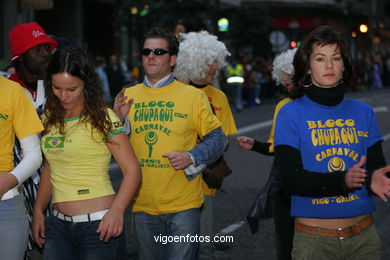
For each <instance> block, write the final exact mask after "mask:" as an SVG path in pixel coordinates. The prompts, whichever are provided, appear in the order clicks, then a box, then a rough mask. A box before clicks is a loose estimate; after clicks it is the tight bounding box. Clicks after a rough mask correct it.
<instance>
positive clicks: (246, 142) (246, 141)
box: [236, 136, 255, 151]
mask: <svg viewBox="0 0 390 260" xmlns="http://www.w3.org/2000/svg"><path fill="white" fill-rule="evenodd" d="M236 142H237V145H238V149H240V151H245V150H250V149H252V148H253V145H254V143H255V139H253V138H251V137H246V136H238V137H236Z"/></svg>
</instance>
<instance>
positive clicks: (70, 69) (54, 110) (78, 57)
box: [44, 46, 112, 137]
mask: <svg viewBox="0 0 390 260" xmlns="http://www.w3.org/2000/svg"><path fill="white" fill-rule="evenodd" d="M64 72H66V73H68V74H70V75H72V76H74V77H77V78H79V79H81V80H82V81H83V82H84V90H83V94H84V112H83V117H82V119H81V121H80V122H81V123H90V124H91V125H92V127H93V128H95V129H96V130H97V131H98V132H99V133H100V134H101V135H102V136H104V137H106V136H107V135H108V134H109V133H110V132H111V131H112V124H111V121H110V120H109V119H108V112H107V105H106V104H105V102H104V100H103V91H102V84H101V81H100V79H99V76H98V75H97V74H96V72H95V69H94V67H93V63H92V62H91V61H90V60H89V58H88V55H87V53H86V52H85V51H84V50H83V49H82V48H79V47H73V46H72V47H66V48H64V49H59V50H57V51H56V52H55V53H54V54H53V56H52V58H51V60H50V63H49V66H48V68H47V74H46V81H45V93H46V107H45V111H44V113H45V122H44V126H45V132H44V133H46V132H47V131H48V130H49V129H50V127H51V126H55V127H57V128H58V129H59V132H60V133H61V134H64V127H65V121H64V108H63V107H62V105H61V102H60V101H59V100H58V98H57V97H56V96H55V95H54V93H53V89H52V83H51V80H52V75H54V74H58V73H64Z"/></svg>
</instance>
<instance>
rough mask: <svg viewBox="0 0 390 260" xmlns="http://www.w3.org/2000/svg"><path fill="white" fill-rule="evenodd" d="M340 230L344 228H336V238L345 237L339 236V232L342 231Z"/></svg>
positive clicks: (342, 238) (341, 238)
mask: <svg viewBox="0 0 390 260" xmlns="http://www.w3.org/2000/svg"><path fill="white" fill-rule="evenodd" d="M342 230H344V229H343V228H338V229H336V233H337V238H338V239H339V240H344V238H345V237H341V236H339V232H340V231H342Z"/></svg>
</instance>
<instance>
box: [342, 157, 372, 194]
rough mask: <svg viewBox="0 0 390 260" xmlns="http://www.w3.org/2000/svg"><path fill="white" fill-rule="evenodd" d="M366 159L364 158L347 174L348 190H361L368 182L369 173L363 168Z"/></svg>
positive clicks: (346, 183)
mask: <svg viewBox="0 0 390 260" xmlns="http://www.w3.org/2000/svg"><path fill="white" fill-rule="evenodd" d="M365 163H366V157H365V156H362V157H361V158H360V161H359V162H358V163H357V164H355V165H354V166H352V167H351V168H350V169H349V170H348V171H347V173H346V174H345V186H346V187H347V188H348V189H356V188H361V187H362V186H363V184H364V182H365V181H366V177H367V171H366V169H364V168H363V166H364V164H365Z"/></svg>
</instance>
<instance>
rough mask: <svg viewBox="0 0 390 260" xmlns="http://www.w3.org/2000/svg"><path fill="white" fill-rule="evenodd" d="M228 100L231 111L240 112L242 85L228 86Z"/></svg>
mask: <svg viewBox="0 0 390 260" xmlns="http://www.w3.org/2000/svg"><path fill="white" fill-rule="evenodd" d="M229 98H230V103H231V105H230V107H232V109H233V111H240V110H242V108H243V105H242V85H240V84H237V85H236V84H231V85H229Z"/></svg>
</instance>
